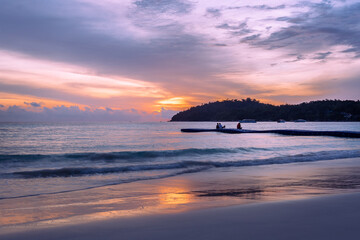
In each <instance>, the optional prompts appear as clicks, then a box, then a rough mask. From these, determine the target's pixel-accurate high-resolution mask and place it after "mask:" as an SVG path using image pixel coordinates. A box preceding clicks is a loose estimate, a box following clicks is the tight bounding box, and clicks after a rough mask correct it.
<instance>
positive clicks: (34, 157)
mask: <svg viewBox="0 0 360 240" xmlns="http://www.w3.org/2000/svg"><path fill="white" fill-rule="evenodd" d="M267 150H269V149H266V148H187V149H179V150H164V151H123V152H108V153H106V152H105V153H91V152H90V153H66V154H48V155H44V154H24V155H0V162H2V161H12V162H14V161H17V162H31V161H39V160H55V161H56V160H61V161H66V160H90V161H96V160H105V161H116V160H132V161H133V160H134V159H139V160H141V159H151V158H160V157H181V156H194V155H213V154H222V153H241V152H251V151H267Z"/></svg>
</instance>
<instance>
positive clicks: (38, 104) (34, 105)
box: [24, 102, 42, 107]
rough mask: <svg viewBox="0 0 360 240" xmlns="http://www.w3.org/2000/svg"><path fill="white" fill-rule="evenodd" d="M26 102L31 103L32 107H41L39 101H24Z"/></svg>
mask: <svg viewBox="0 0 360 240" xmlns="http://www.w3.org/2000/svg"><path fill="white" fill-rule="evenodd" d="M24 104H26V105H30V106H32V107H41V105H42V104H41V103H37V102H31V103H28V102H24Z"/></svg>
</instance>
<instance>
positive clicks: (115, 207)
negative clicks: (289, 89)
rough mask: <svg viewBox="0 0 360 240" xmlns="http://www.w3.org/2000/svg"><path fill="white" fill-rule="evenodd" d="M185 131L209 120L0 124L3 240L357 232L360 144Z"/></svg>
mask: <svg viewBox="0 0 360 240" xmlns="http://www.w3.org/2000/svg"><path fill="white" fill-rule="evenodd" d="M231 124H235V123H227V125H231ZM358 124H359V123H328V125H327V126H324V123H304V124H303V123H302V125H296V124H294V123H285V125H281V126H279V125H277V124H276V123H257V124H255V125H251V124H248V125H246V124H244V127H246V128H247V129H251V128H252V129H255V130H256V129H257V130H258V129H260V130H261V129H264V128H267V129H271V128H272V129H276V128H279V127H284V126H285V127H287V128H297V129H309V130H312V129H321V128H323V129H325V128H334V129H337V130H339V131H341V130H351V131H354V130H356V129H358V128H359V125H358ZM189 125H196V126H201V125H205V127H206V126H208V127H211V126H212V123H156V124H155V123H151V124H117V123H114V124H7V125H6V124H3V126H2V127H1V132H0V134H1V135H2V136H1V137H2V138H3V139H7V141H6V142H2V143H1V144H2V146H1V148H0V149H1V154H0V165H1V167H2V168H1V170H0V185H1V188H0V238H1V239H24V238H27V239H101V238H104V239H119V238H121V239H166V238H172V239H184V238H189V239H221V238H226V239H239V238H240V239H352V237H354V236H357V235H358V233H359V232H358V230H357V229H356V226H357V223H358V220H359V219H360V216H359V198H360V195H359V194H360V191H359V190H360V151H359V140H358V139H352V138H336V137H329V136H280V135H276V134H267V133H261V134H248V135H247V134H236V135H229V134H222V133H196V134H188V133H181V132H180V129H181V128H184V127H189ZM325 125H326V124H325ZM48 132H51V133H52V137H51V138H49V135H48ZM144 133H146V134H144ZM23 139H29V140H28V141H23ZM341 236H343V237H341Z"/></svg>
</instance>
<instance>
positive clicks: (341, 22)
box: [242, 3, 360, 57]
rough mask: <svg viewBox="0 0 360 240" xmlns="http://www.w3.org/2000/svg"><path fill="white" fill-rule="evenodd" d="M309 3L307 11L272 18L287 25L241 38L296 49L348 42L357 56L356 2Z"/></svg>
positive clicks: (358, 18) (358, 9)
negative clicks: (269, 31) (251, 36)
mask: <svg viewBox="0 0 360 240" xmlns="http://www.w3.org/2000/svg"><path fill="white" fill-rule="evenodd" d="M310 6H311V8H310V11H309V12H306V13H302V14H300V15H299V16H294V17H280V18H276V19H277V20H278V21H285V22H288V23H290V24H291V25H290V26H288V27H283V28H281V29H280V30H278V31H275V32H273V33H272V34H271V35H270V36H268V37H265V38H264V37H256V38H255V37H254V38H249V37H247V38H244V39H243V40H242V41H243V42H247V43H249V44H251V45H254V46H259V47H264V48H267V49H269V50H271V49H277V48H289V49H292V50H295V51H296V52H298V53H304V52H313V51H318V50H322V49H324V48H330V47H331V46H337V45H344V46H349V49H351V51H352V52H355V53H356V54H357V56H358V55H360V41H359V39H360V31H359V24H358V23H359V22H360V14H359V12H360V3H355V4H352V5H349V6H344V7H332V6H331V5H329V4H315V5H314V4H311V5H310ZM349 51H350V50H349ZM319 56H320V55H319ZM320 57H321V56H320ZM325 57H326V56H325Z"/></svg>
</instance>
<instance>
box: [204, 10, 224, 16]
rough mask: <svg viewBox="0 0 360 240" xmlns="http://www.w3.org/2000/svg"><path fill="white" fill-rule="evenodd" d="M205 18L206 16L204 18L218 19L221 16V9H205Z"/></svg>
mask: <svg viewBox="0 0 360 240" xmlns="http://www.w3.org/2000/svg"><path fill="white" fill-rule="evenodd" d="M205 16H206V17H213V18H218V17H220V16H221V9H218V8H207V9H206V13H205Z"/></svg>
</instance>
